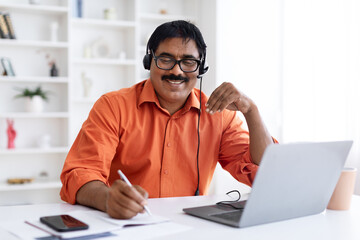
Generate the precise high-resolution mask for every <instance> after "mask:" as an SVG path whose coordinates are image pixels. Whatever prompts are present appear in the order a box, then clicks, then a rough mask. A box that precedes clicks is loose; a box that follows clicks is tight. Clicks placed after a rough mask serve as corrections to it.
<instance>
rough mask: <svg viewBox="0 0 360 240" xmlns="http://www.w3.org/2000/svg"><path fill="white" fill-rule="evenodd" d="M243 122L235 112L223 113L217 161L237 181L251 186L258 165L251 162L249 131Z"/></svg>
mask: <svg viewBox="0 0 360 240" xmlns="http://www.w3.org/2000/svg"><path fill="white" fill-rule="evenodd" d="M243 124H244V123H243V121H242V120H241V119H240V118H239V117H238V116H236V112H227V113H226V114H224V118H223V128H224V129H223V134H222V138H221V144H220V152H219V163H220V165H221V166H222V168H223V169H225V170H226V171H228V172H229V173H230V174H231V175H232V176H233V177H234V178H235V179H237V180H238V181H239V182H241V183H244V184H246V185H248V186H251V185H252V182H253V181H254V178H255V175H256V172H257V169H258V166H257V165H256V164H254V163H253V162H252V159H251V155H250V146H249V144H250V140H249V133H248V131H247V130H246V129H245V128H244V127H243Z"/></svg>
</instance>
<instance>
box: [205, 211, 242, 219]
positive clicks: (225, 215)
mask: <svg viewBox="0 0 360 240" xmlns="http://www.w3.org/2000/svg"><path fill="white" fill-rule="evenodd" d="M242 213H243V209H240V210H236V211H231V212H224V213H217V214H212V215H210V216H211V217H216V218H220V219H225V220H229V221H234V222H236V221H239V219H240V217H241V215H242Z"/></svg>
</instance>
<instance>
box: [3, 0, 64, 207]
mask: <svg viewBox="0 0 360 240" xmlns="http://www.w3.org/2000/svg"><path fill="white" fill-rule="evenodd" d="M46 4H47V5H45V4H41V5H31V4H29V3H28V1H25V0H11V1H6V0H1V1H0V11H1V12H8V13H10V17H11V19H12V22H13V26H14V30H15V34H16V39H0V57H7V58H9V59H10V60H11V63H12V65H13V68H14V71H15V76H1V77H0V102H1V104H0V194H1V196H2V197H1V200H0V204H24V203H34V202H53V201H60V200H59V197H58V191H59V189H60V187H61V183H60V180H59V174H60V171H61V167H62V165H63V161H64V159H65V156H66V154H67V151H68V149H69V145H70V142H69V116H70V115H69V103H70V102H69V100H68V98H69V94H68V93H69V90H70V85H69V71H68V68H69V67H68V64H69V59H68V58H69V41H68V32H69V29H68V25H69V24H68V23H69V8H68V4H67V1H56V0H48V1H46ZM52 22H57V23H58V26H59V29H58V36H59V37H58V41H51V40H50V39H51V38H50V24H51V23H52ZM46 54H49V56H51V58H52V60H55V62H56V65H57V67H58V69H59V71H60V76H59V77H50V76H49V75H50V66H49V65H48V60H49V59H46ZM39 85H40V86H42V88H43V89H44V90H46V91H50V94H49V102H48V103H46V105H45V110H44V111H43V112H41V113H29V112H25V111H24V100H23V99H14V96H15V95H16V94H18V93H19V92H18V91H17V90H16V89H17V88H25V87H31V88H34V87H36V86H39ZM6 119H12V120H14V122H15V126H14V127H15V130H16V132H17V136H16V141H15V146H16V148H15V149H7V135H6V129H7V124H6ZM44 136H46V137H47V138H49V139H50V146H48V147H46V148H41V147H39V146H40V143H39V141H40V140H41V139H42V138H43V137H44ZM44 175H45V176H46V177H43V176H44ZM8 178H32V179H34V182H32V183H29V184H22V185H9V184H7V179H8Z"/></svg>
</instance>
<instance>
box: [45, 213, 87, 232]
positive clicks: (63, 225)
mask: <svg viewBox="0 0 360 240" xmlns="http://www.w3.org/2000/svg"><path fill="white" fill-rule="evenodd" d="M40 222H42V223H44V224H46V225H48V226H49V227H51V228H52V229H54V230H56V231H58V232H68V231H76V230H85V229H88V228H89V225H87V224H86V223H83V222H81V221H80V220H78V219H76V218H74V217H72V216H70V215H55V216H46V217H40Z"/></svg>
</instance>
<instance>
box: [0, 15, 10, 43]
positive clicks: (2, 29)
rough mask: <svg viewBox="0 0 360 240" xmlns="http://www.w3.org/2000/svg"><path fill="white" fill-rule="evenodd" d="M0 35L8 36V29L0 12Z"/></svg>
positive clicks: (2, 36)
mask: <svg viewBox="0 0 360 240" xmlns="http://www.w3.org/2000/svg"><path fill="white" fill-rule="evenodd" d="M0 37H1V38H10V34H9V30H8V28H7V25H6V21H5V16H4V14H3V13H2V12H0Z"/></svg>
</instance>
